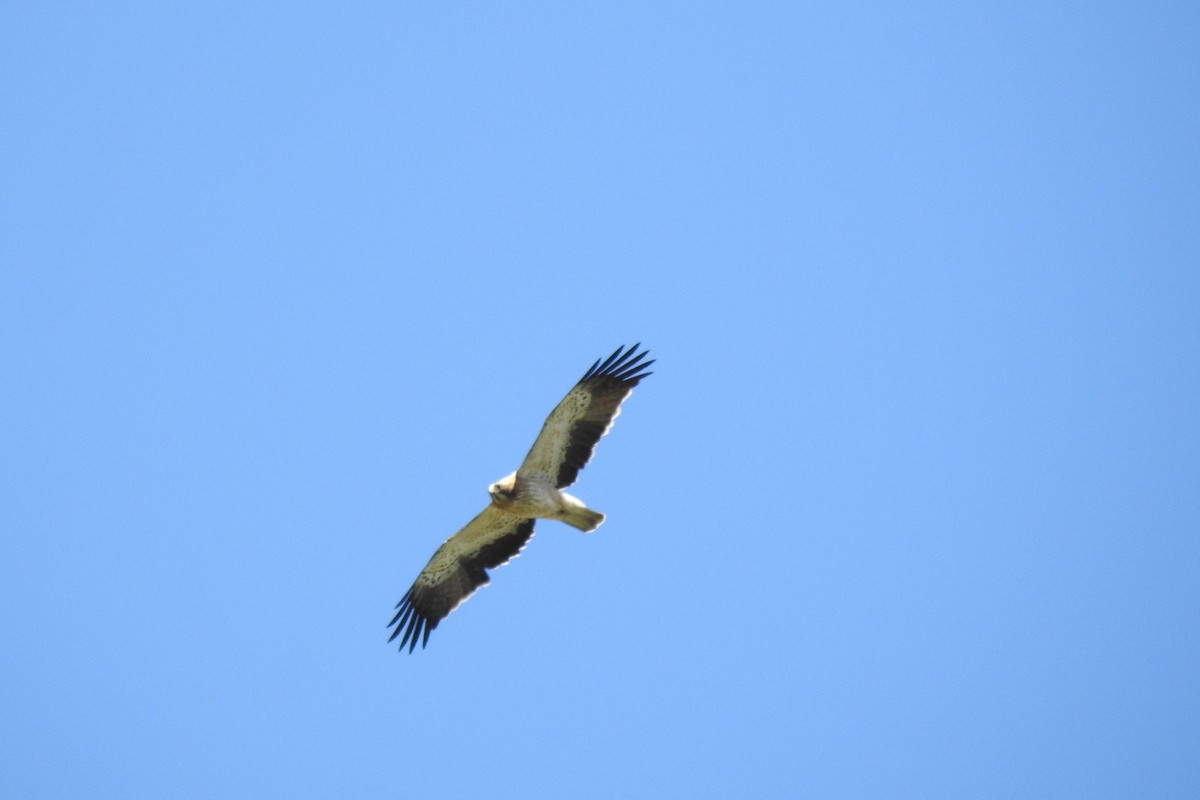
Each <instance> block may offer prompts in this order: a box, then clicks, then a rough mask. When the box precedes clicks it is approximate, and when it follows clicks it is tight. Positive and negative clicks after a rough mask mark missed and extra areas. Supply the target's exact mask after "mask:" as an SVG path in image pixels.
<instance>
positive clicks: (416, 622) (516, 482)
mask: <svg viewBox="0 0 1200 800" xmlns="http://www.w3.org/2000/svg"><path fill="white" fill-rule="evenodd" d="M639 346H640V345H637V344H635V345H634V346H633V347H630V348H628V349H626V348H625V347H624V346H622V347H618V348H617V349H616V350H615V351H614V352H613V354H612V355H610V356H609V357H608V358H606V359H604V361H603V363H601V361H600V359H596V363H594V364H592V366H591V369H589V370H588V371H587V372H585V373H584V375H583V377H582V378H580V379H579V382H578V383H576V384H575V386H574V387H572V389H571V391H569V392H567V396H566V397H564V398H563V399H562V401H561V402H560V403H559V404H558V405H557V406H555V407H554V410H553V411H551V412H550V416H549V417H547V418H546V422H545V424H544V425H542V431H541V433H539V434H538V437H537V439H535V440H534V442H533V447H531V448H529V453H528V454H527V455H526V456H525V460H524V461H522V462H521V466H520V467H518V468H517V471H516V472H513V473H511V474H509V475H507V476H505V477H503V478H501V479H500V480H498V481H496V482H495V483H493V484H492V485H491V486H489V487H488V494H489V495H490V496H491V502H489V503H488V505H487V507H486V508H484V509H483V511H482V512H480V514H479V515H478V516H477V517H475V519H473V520H471V521H470V522H468V523H467V525H466V527H465V528H463V529H462V530H460V531H459V532H458V533H456V534H454V535H453V536H451V537H450V538H449V539H447V540H446V541H444V542H443V543H442V546H441V547H439V548H438V549H437V551H436V552H435V553H434V554H433V558H431V559H429V563H428V564H426V565H425V569H423V570H421V574H420V575H418V576H417V579H416V581H414V582H413V585H412V588H410V589H409V590H408V592H406V593H405V595H404V597H402V598H400V602H399V603H397V604H396V616H394V617H392V621H391V622H389V623H388V627H391V626H393V625H395V626H396V629H395V630H394V631H392V635H391V637H390V638H389V639H388V641H389V642H390V641H392V640H394V639H395V638H396V637H397V636H400V634H401V633H403V634H404V636H403V638H401V639H400V649H401V650H403V649H404V645H405V644H407V645H408V652H410V653H411V652H412V651H413V649H414V648H415V647H416V646H417V640H418V639H420V640H421V647H422V648H424V647H425V643H426V642H428V641H429V634H430V632H432V631H433V629H434V628H436V627H437V626H438V623H439V622H441V621H442V620H443V619H445V618H446V615H448V614H449V613H450V612H451V611H453V610H454V609H455V608H457V607H458V605H459V603H462V602H463V601H464V600H466V599H467V598H468V597H470V596H471V595H472V594H473V593H474V592H475V590H476V589H478V588H479V587H480V586H483V585H484V584H486V583H487V582H488V572H487V571H488V570H489V569H494V568H496V567H499V566H501V565H503V564H506V563H508V561H509V560H510V559H512V558H514V557H515V556H516V555H517V554H518V553H519V552H521V550H522V548H524V547H525V543H526V542H528V541H529V538H530V537H531V536H533V523H534V520H537V519H556V520H559V521H561V522H565V523H567V524H568V525H570V526H572V527H574V528H578V529H579V530H581V531H583V532H585V533H588V532H590V531H594V530H596V528H598V527H600V523H601V522H603V521H604V515H603V514H601V513H600V512H599V511H593V510H592V509H590V508H588V507H587V506H585V505H584V504H583V502H582V501H580V500H578V499H576V498H574V497H572V496H571V495H569V494H567V493H566V492H564V491H562V490H563V489H565V488H566V487H568V486H570V485H571V484H572V483H574V482H575V478H576V476H578V474H579V470H581V469H583V467H584V465H585V464H587V462H588V460H589V459H590V458H591V457H592V453H593V451H594V450H595V449H596V442H598V441H600V437H601V436H603V435H604V434H606V433H608V430H609V428H611V427H612V424H613V420H614V419H616V418H617V414H619V413H621V403H622V402H624V400H625V398H626V397H628V396H629V393H630V392H631V391H633V387H635V386H637V385H638V382H639V381H641V380H642V378H645V377H646V376H647V375H650V374H651V373H649V372H646V368H647V367H649V366H650V365H651V364H653V363H654V361H653V360H650V361H643V359H644V358H645V357H646V356H647V354H648V353H649V351H647V350H643V351H642V352H640V353H637V352H636V351H637V349H638V347H639Z"/></svg>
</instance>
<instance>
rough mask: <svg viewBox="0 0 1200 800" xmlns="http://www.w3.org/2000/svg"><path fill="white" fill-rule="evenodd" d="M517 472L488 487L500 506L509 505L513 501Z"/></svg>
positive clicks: (493, 498) (494, 500) (493, 500)
mask: <svg viewBox="0 0 1200 800" xmlns="http://www.w3.org/2000/svg"><path fill="white" fill-rule="evenodd" d="M516 479H517V474H516V473H515V472H514V473H513V474H511V475H507V476H505V477H503V478H501V479H500V480H498V481H496V482H495V483H493V484H492V485H491V486H489V487H488V494H489V495H491V497H492V502H494V503H495V504H496V505H498V506H507V505H508V504H509V503H511V502H512V497H513V489H514V486H515V484H516Z"/></svg>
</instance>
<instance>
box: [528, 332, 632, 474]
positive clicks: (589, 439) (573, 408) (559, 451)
mask: <svg viewBox="0 0 1200 800" xmlns="http://www.w3.org/2000/svg"><path fill="white" fill-rule="evenodd" d="M637 349H638V345H636V344H635V345H634V346H633V347H630V348H629V349H625V348H624V347H618V348H617V349H616V351H615V352H614V353H613V354H612V355H611V356H609V357H608V358H606V359H605V360H604V362H603V363H601V362H600V360H599V359H597V360H596V363H595V364H592V368H591V369H589V370H588V371H587V372H586V373H584V376H583V377H582V378H580V379H579V383H577V384H575V386H574V387H573V388H572V389H571V391H569V392H567V396H566V397H564V398H563V399H562V401H561V402H560V403H559V404H558V405H557V406H555V408H554V410H553V411H551V412H550V416H549V417H547V418H546V424H545V425H543V426H542V432H541V433H539V434H538V437H537V439H536V440H535V441H534V443H533V447H531V448H530V449H529V454H528V455H526V456H525V460H524V461H523V462H521V468H520V469H518V470H517V480H518V481H519V480H522V479H525V480H530V479H542V480H546V481H552V482H553V483H554V486H555V488H558V489H562V488H563V487H566V486H570V485H571V484H572V483H574V482H575V478H576V476H578V474H579V470H581V469H583V466H584V464H587V462H588V459H590V458H591V457H592V452H593V451H594V450H595V449H596V442H598V441H600V437H601V436H603V435H604V434H606V433H608V429H609V428H611V427H612V424H613V420H614V419H616V418H617V414H619V413H621V403H622V402H623V401H624V400H625V398H626V397H628V396H629V393H630V392H631V391H633V387H635V386H637V385H638V381H640V380H641V379H642V378H644V377H646V376H647V375H650V374H651V373H649V372H646V371H645V369H646V367H648V366H650V365H651V364H653V363H654V361H653V360H651V361H645V362H643V361H642V359H644V358H645V357H646V355H647V354H648V353H649V351H648V350H643V351H642V352H640V353H637V354H636V355H635V354H634V353H635V351H636V350H637Z"/></svg>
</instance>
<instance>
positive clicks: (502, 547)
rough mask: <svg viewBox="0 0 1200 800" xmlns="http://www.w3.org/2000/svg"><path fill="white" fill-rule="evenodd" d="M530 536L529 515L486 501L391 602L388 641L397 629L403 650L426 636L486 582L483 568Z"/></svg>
mask: <svg viewBox="0 0 1200 800" xmlns="http://www.w3.org/2000/svg"><path fill="white" fill-rule="evenodd" d="M531 536H533V520H532V519H525V518H523V517H519V516H516V515H513V514H509V513H507V512H504V511H501V510H500V509H498V508H496V507H495V506H493V505H489V506H488V507H487V508H485V509H484V510H483V512H482V513H480V514H479V515H478V516H477V517H475V519H473V520H471V521H470V522H468V523H467V526H466V527H465V528H463V529H462V530H461V531H459V532H458V533H456V534H454V535H453V536H451V537H450V538H449V539H447V540H446V541H445V542H443V543H442V546H441V547H439V548H438V549H437V552H435V553H434V554H433V558H431V559H429V563H428V564H426V565H425V569H423V570H421V574H420V575H418V576H417V579H416V581H414V582H413V585H412V588H410V589H409V590H408V591H407V592H406V593H405V595H404V597H402V598H400V602H399V603H397V604H396V616H394V617H392V621H391V622H389V623H388V627H391V626H393V625H394V626H395V627H396V629H395V630H394V631H392V635H391V637H390V638H389V639H388V641H389V642H390V641H392V640H393V639H395V638H396V637H397V636H400V635H401V633H403V638H401V639H400V649H401V650H403V649H404V645H405V644H407V645H408V652H410V653H411V652H412V651H413V649H414V648H415V647H416V646H417V640H418V639H420V640H421V647H422V648H424V647H425V643H426V642H428V641H429V634H430V632H432V631H433V629H434V628H436V627H437V626H438V623H439V622H441V621H442V620H443V619H445V618H446V615H447V614H449V613H450V612H451V611H453V610H454V609H455V608H456V607H458V605H459V603H461V602H463V601H464V600H466V599H467V598H468V597H470V596H471V595H472V594H473V593H474V592H475V590H476V589H478V588H479V587H480V586H483V585H484V584H485V583H487V582H488V573H487V570H489V569H494V568H496V567H499V566H501V565H502V564H505V563H506V562H508V561H509V559H511V558H512V557H513V556H515V555H517V553H519V552H521V548H523V547H524V546H525V543H526V542H528V541H529V537H531Z"/></svg>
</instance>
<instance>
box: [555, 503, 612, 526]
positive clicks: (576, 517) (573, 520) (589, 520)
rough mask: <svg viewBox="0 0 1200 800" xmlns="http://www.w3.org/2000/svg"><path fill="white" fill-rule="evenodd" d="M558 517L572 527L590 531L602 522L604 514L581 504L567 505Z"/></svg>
mask: <svg viewBox="0 0 1200 800" xmlns="http://www.w3.org/2000/svg"><path fill="white" fill-rule="evenodd" d="M559 519H561V520H562V521H563V522H565V523H567V524H568V525H570V526H571V527H572V528H578V529H579V530H581V531H583V532H584V533H591V532H592V531H594V530H596V528H599V527H600V523H601V522H604V515H603V514H601V513H600V512H599V511H592V510H591V509H590V508H587V507H586V506H583V505H579V506H572V505H568V506H567V507H566V508H565V509H563V515H562V516H561V517H559Z"/></svg>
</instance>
